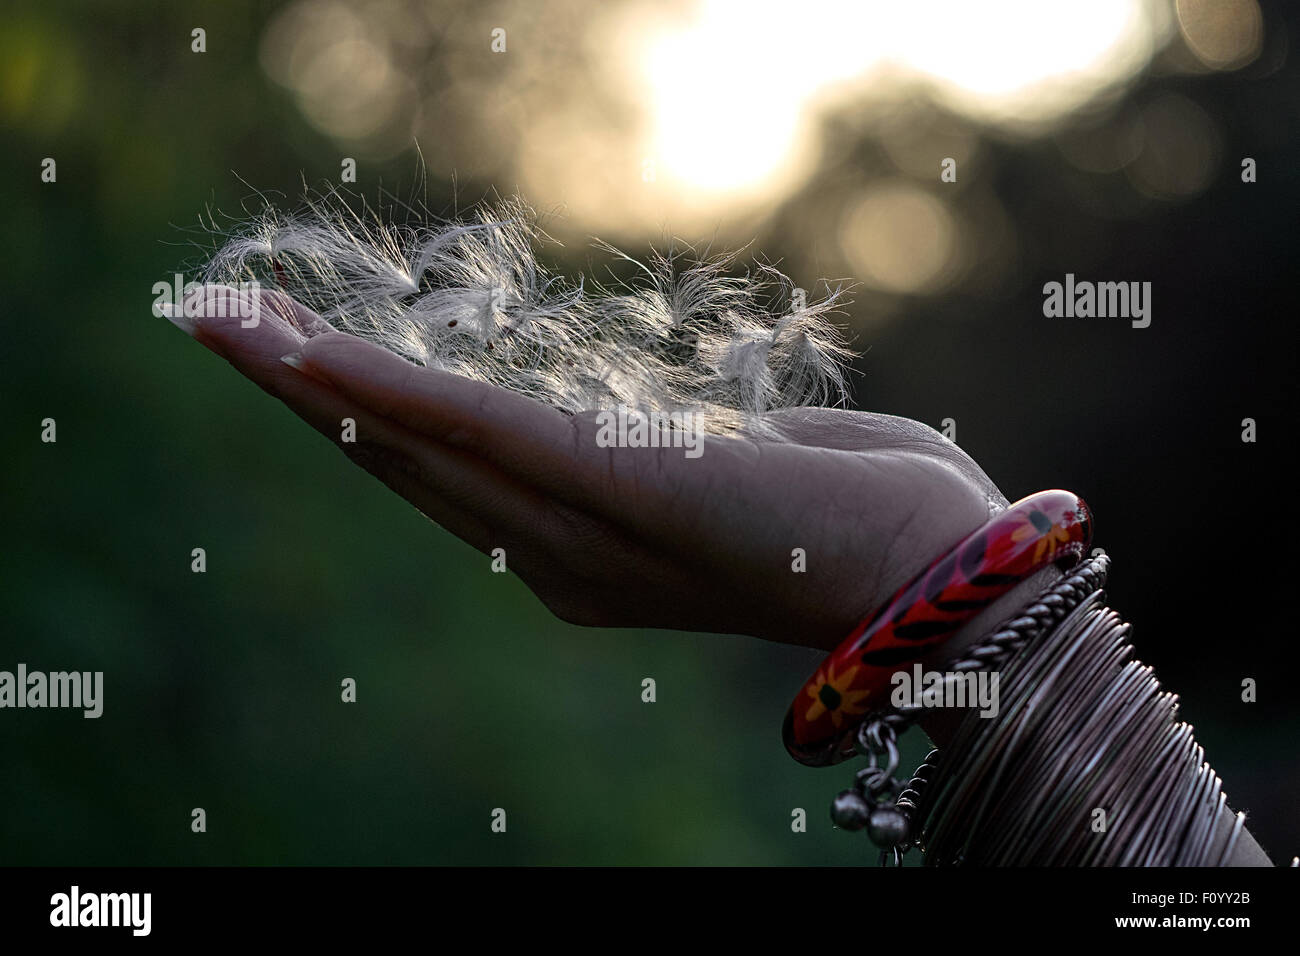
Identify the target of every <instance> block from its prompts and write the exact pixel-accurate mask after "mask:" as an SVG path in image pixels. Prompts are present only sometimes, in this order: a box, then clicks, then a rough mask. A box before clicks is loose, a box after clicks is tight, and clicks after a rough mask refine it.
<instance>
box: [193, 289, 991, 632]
mask: <svg viewBox="0 0 1300 956" xmlns="http://www.w3.org/2000/svg"><path fill="white" fill-rule="evenodd" d="M239 295H240V293H239V292H238V291H236V290H234V289H228V288H225V287H220V286H212V287H208V297H209V308H208V310H207V313H206V314H211V313H213V312H216V311H218V310H217V308H216V300H218V299H221V298H225V299H227V302H226V303H225V308H224V309H222V310H221V311H224V312H225V313H226V314H228V315H230V314H231V313H234V312H235V309H233V308H232V307H231V306H232V302H231V300H234V299H238V297H239ZM258 295H260V301H259V302H257V303H248V306H249V307H250V308H251V307H252V306H258V307H259V308H258V315H259V320H260V321H259V324H258V326H257V327H256V328H243V327H242V324H241V320H240V319H239V318H238V317H229V318H208V317H202V318H199V319H197V320H195V321H194V322H193V324H192V325H191V324H190V323H187V322H185V321H184V320H183V319H181V320H174V321H177V324H178V325H180V326H181V327H182V328H185V329H186V331H188V332H190V333H191V334H192V335H193V336H194V337H195V338H196V339H197V340H198V341H199V342H201V343H202V344H204V345H205V346H207V347H208V348H210V349H211V350H212V351H214V352H216V353H217V354H218V355H221V356H222V357H223V358H225V359H226V360H227V361H229V362H230V364H231V365H233V366H234V367H235V368H236V369H237V370H238V371H239V372H240V373H241V374H243V375H245V376H247V377H248V378H250V379H252V380H253V381H254V382H256V383H257V384H258V385H259V386H261V387H262V388H263V389H264V390H266V391H267V392H269V393H270V394H271V395H273V396H275V397H276V398H278V399H280V400H281V401H282V402H284V403H285V404H286V405H288V406H289V407H290V408H291V409H292V410H293V411H294V412H295V413H296V414H297V415H298V416H299V417H301V418H302V419H303V420H305V421H306V422H307V423H308V424H310V425H312V426H313V427H314V428H316V429H317V430H318V431H320V432H321V433H322V434H323V435H325V436H326V437H327V438H329V439H330V440H331V441H333V442H335V443H336V444H338V446H339V448H340V449H341V450H342V451H343V452H344V453H345V454H346V455H347V456H348V457H349V458H351V459H352V460H353V461H354V462H356V463H357V464H359V465H360V466H361V467H363V468H365V469H366V470H367V471H369V472H370V473H371V474H373V475H374V476H375V477H377V478H379V479H380V480H381V481H383V482H384V483H385V484H386V485H388V487H390V488H391V489H393V490H394V491H396V492H397V493H398V494H400V495H401V496H402V497H404V498H406V499H407V500H408V501H409V502H411V504H413V505H415V507H416V508H418V509H419V510H420V511H421V512H423V513H424V514H425V515H427V516H428V517H429V518H431V519H433V520H434V521H436V522H437V523H438V524H440V525H442V526H443V527H445V528H447V529H448V530H449V531H451V532H452V533H454V534H455V535H457V536H458V537H460V538H462V539H463V540H464V541H466V542H468V543H469V544H470V545H472V546H473V547H475V548H477V549H479V550H480V551H482V552H484V553H490V552H491V551H492V549H493V548H497V547H501V548H504V549H505V551H506V555H507V560H508V562H509V567H510V569H511V570H512V571H513V572H515V573H517V574H518V575H519V577H520V578H521V579H522V580H523V581H524V582H525V583H526V584H527V585H528V586H529V587H530V588H531V589H532V590H533V592H534V593H536V594H537V596H538V597H539V598H540V599H541V600H542V601H543V602H544V603H545V604H546V606H547V607H548V608H550V609H551V610H552V611H553V612H554V613H555V614H557V615H558V616H559V617H561V618H562V619H564V620H566V621H570V622H572V623H575V624H584V625H596V626H602V627H654V628H673V629H680V630H692V631H712V632H720V633H737V634H748V635H752V636H755V637H761V638H766V639H768V640H774V641H782V642H785V643H791V644H802V645H809V646H812V647H817V648H822V649H826V650H829V649H831V648H833V647H834V646H835V645H836V644H838V643H839V641H840V640H842V639H843V637H844V636H845V635H846V634H847V633H848V632H849V631H850V630H851V629H852V628H853V626H854V625H855V624H857V623H858V621H860V620H861V619H862V617H863V616H864V615H866V614H867V613H868V612H869V611H871V610H872V609H873V608H874V607H876V606H877V605H878V604H880V603H882V602H883V601H885V600H886V599H888V598H889V596H890V595H891V594H892V593H893V592H894V591H896V590H897V589H898V588H899V587H900V586H902V585H903V584H904V583H905V582H906V581H907V580H908V579H909V578H910V577H911V576H913V575H914V574H916V573H917V572H918V571H920V570H921V569H922V568H924V567H925V566H926V565H927V564H929V563H930V561H932V560H933V559H934V558H935V557H936V556H937V555H939V554H941V553H942V552H944V551H945V550H946V549H948V548H949V547H951V546H952V545H953V544H954V543H955V542H956V541H958V540H960V539H961V538H962V537H964V536H965V535H966V534H968V533H970V532H971V531H973V530H974V529H976V528H978V527H979V526H980V525H982V524H983V523H984V522H986V521H987V520H988V518H989V516H990V514H991V513H992V512H993V511H996V510H1001V509H1002V508H1003V507H1005V505H1006V499H1005V498H1004V497H1003V496H1002V494H1001V492H999V491H998V489H997V487H996V486H995V485H994V484H993V482H992V481H991V480H990V479H989V478H988V476H987V475H985V474H984V472H983V471H982V470H981V469H980V467H979V466H978V465H977V464H975V462H974V461H973V460H972V459H971V458H970V457H969V456H968V455H967V454H965V452H963V451H962V450H961V449H960V448H958V447H957V446H956V445H954V444H953V443H952V442H951V441H949V440H947V439H946V438H944V437H942V436H941V435H940V434H939V433H938V432H936V431H934V430H933V429H931V428H929V427H928V426H926V425H922V424H921V423H919V422H915V421H911V420H910V419H906V418H897V417H894V416H889V415H878V414H871V413H867V412H854V411H842V410H834V409H811V408H809V409H792V410H787V411H782V412H778V413H775V414H774V418H773V420H774V421H775V422H777V423H778V425H779V427H780V428H781V430H782V432H783V433H784V434H785V435H786V437H787V440H786V441H783V442H782V441H763V440H756V439H752V438H739V437H737V438H733V437H717V436H707V437H705V438H704V444H703V454H702V455H701V456H700V457H698V458H689V459H688V458H686V457H685V455H684V454H683V451H682V449H680V448H600V447H598V446H597V444H596V433H597V431H598V426H597V423H596V417H595V413H594V412H593V413H587V414H582V415H577V416H568V415H565V414H563V413H561V412H559V411H556V410H554V409H552V408H549V407H547V406H545V405H542V404H540V403H538V402H536V401H534V400H532V399H529V398H525V397H523V396H520V395H516V394H514V393H512V392H509V391H506V390H503V389H500V388H496V387H493V386H490V385H486V384H483V383H479V382H473V381H470V380H467V379H464V378H460V377H458V376H455V375H451V374H448V373H445V372H439V371H434V370H431V369H425V368H420V367H418V366H415V365H412V364H411V363H409V362H407V361H405V360H404V359H402V358H400V357H398V356H396V355H394V354H392V353H391V352H388V351H386V350H384V349H382V348H380V347H378V346H375V345H372V344H370V343H368V342H366V341H364V340H362V339H359V338H356V337H354V336H351V335H346V334H344V333H341V332H328V333H325V334H321V335H317V336H315V337H313V338H310V339H308V338H306V337H305V336H304V335H303V332H302V331H301V330H305V329H310V328H312V327H313V326H314V325H315V324H316V323H319V322H320V321H321V320H320V318H319V317H318V316H316V315H315V314H314V313H312V312H310V311H309V310H307V309H306V308H304V307H303V306H301V305H299V304H297V303H295V302H293V301H292V300H290V299H288V298H287V297H285V296H283V295H280V294H278V293H268V292H262V293H259V294H258ZM245 314H248V313H247V312H245ZM187 325H188V326H189V327H187ZM285 356H289V357H290V359H289V361H290V362H292V363H293V364H292V365H291V364H288V363H286V361H283V360H282V359H283V358H284V357H285ZM295 366H296V367H295ZM344 418H353V419H355V420H356V422H357V429H356V442H355V443H344V442H341V441H340V435H341V425H340V423H341V421H342V419H344ZM794 548H803V549H804V551H805V553H806V555H807V570H806V572H805V573H800V574H796V573H793V572H792V570H791V562H792V557H791V552H792V550H793V549H794ZM666 594H667V595H672V596H673V600H671V601H665V600H664V599H663V598H664V595H666Z"/></svg>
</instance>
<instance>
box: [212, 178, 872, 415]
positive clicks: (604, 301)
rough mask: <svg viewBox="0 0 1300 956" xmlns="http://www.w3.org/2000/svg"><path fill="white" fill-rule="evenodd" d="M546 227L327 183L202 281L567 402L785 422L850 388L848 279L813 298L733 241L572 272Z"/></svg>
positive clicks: (272, 215) (246, 235) (247, 227)
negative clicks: (276, 298) (394, 211)
mask: <svg viewBox="0 0 1300 956" xmlns="http://www.w3.org/2000/svg"><path fill="white" fill-rule="evenodd" d="M544 238H545V236H544V234H543V233H542V232H541V230H540V229H539V227H538V225H537V219H536V216H535V215H534V214H533V213H532V211H531V210H530V209H528V208H527V207H526V206H525V205H523V204H522V203H520V202H518V201H510V202H505V203H502V204H500V205H499V206H498V207H497V208H495V209H482V210H480V211H479V212H478V213H477V214H476V215H475V217H474V218H473V219H471V220H469V221H464V220H458V221H448V222H437V223H432V224H431V223H428V222H420V223H419V224H418V225H399V224H393V223H389V222H385V221H384V220H383V219H382V218H381V217H380V216H378V215H376V214H375V213H373V212H363V213H357V212H356V211H354V210H353V209H352V208H351V207H350V206H349V205H348V204H347V203H346V202H345V201H344V200H343V198H342V197H341V196H340V195H339V194H337V193H328V194H326V195H324V196H321V197H317V198H312V199H310V200H309V201H308V202H307V204H306V206H305V208H304V209H303V210H302V211H300V212H296V213H284V212H281V211H280V210H278V209H276V208H275V207H274V206H273V205H270V204H267V205H266V207H265V208H264V209H263V210H262V211H261V212H260V214H258V215H257V216H256V217H255V218H254V219H252V220H251V221H249V222H246V223H242V224H240V225H238V226H236V228H235V229H234V230H233V231H232V232H228V233H226V234H225V235H224V236H223V237H222V241H221V243H220V245H219V247H218V248H217V250H216V251H215V253H214V254H213V255H212V257H211V259H210V260H209V261H208V263H207V266H206V269H205V275H204V279H205V281H207V282H217V283H226V284H237V283H239V282H249V281H256V282H258V283H260V284H261V285H262V286H263V287H266V288H271V289H278V290H280V291H283V292H285V293H287V294H288V295H290V296H292V297H293V298H294V299H296V300H297V301H298V302H300V303H302V304H303V305H305V306H307V307H308V308H310V309H312V310H313V311H314V312H316V313H318V314H319V315H320V316H321V317H322V318H324V319H325V321H326V322H328V323H329V325H330V326H331V327H333V328H335V329H338V330H341V331H345V332H350V333H352V334H354V335H357V336H360V337H362V338H366V339H369V340H370V341H373V342H375V343H377V344H379V345H381V346H383V347H384V348H387V349H389V350H391V351H393V352H395V353H397V354H398V355H401V356H403V357H405V358H406V359H408V360H410V361H412V362H415V363H416V364H418V365H423V366H427V367H430V368H437V369H441V370H444V371H447V372H452V373H454V374H456V375H462V376H465V377H467V378H471V379H476V380H479V381H483V382H489V383H491V384H493V385H498V386H501V387H503V388H507V389H511V390H513V391H516V392H519V393H522V394H524V395H528V396H530V397H532V398H535V399H537V400H539V401H542V402H545V403H547V404H549V405H551V406H553V407H555V408H558V409H560V410H561V411H564V412H567V413H570V414H575V413H578V412H584V411H593V410H599V409H613V408H616V407H618V406H620V405H622V406H625V407H628V408H635V409H639V410H641V411H643V412H646V413H651V412H660V413H673V412H692V413H694V414H695V415H696V421H697V422H698V423H699V427H702V428H703V429H704V430H705V431H708V432H712V433H718V434H722V433H727V432H732V431H736V430H743V431H745V432H747V433H750V434H756V435H764V436H767V437H779V434H778V433H777V432H776V430H775V429H773V428H771V427H770V426H768V424H767V423H766V422H765V413H767V412H770V411H772V410H775V409H780V408H789V407H796V406H804V405H818V406H826V405H840V404H843V403H844V400H845V391H846V390H845V380H844V373H845V369H846V367H847V364H848V362H849V360H850V359H851V358H852V353H851V352H850V351H849V350H848V349H847V348H846V347H845V343H844V339H843V336H842V334H841V333H840V330H839V329H838V327H837V326H836V325H835V324H834V323H833V322H832V321H831V320H830V318H829V316H830V315H831V314H833V313H834V312H835V311H836V310H837V308H838V307H839V305H840V304H841V300H842V298H843V290H842V289H841V288H835V289H828V292H827V295H826V297H825V298H823V299H822V300H821V301H819V302H816V303H812V302H808V303H807V304H805V303H804V295H803V294H802V293H799V294H798V295H797V296H796V289H795V287H794V284H793V283H792V282H791V281H790V280H789V279H788V278H787V277H786V276H784V275H783V274H781V273H780V272H779V271H777V270H776V269H774V268H772V267H770V266H766V265H760V266H757V267H756V268H755V269H753V270H752V271H751V272H749V274H747V275H744V276H737V275H734V274H732V273H733V267H734V266H735V265H736V259H735V257H734V256H716V257H712V258H703V259H694V260H689V261H688V260H687V259H686V258H685V257H684V256H682V255H680V254H677V253H668V254H664V253H658V252H656V253H653V254H652V255H651V256H650V258H649V261H648V262H645V263H640V262H638V263H637V265H638V266H639V267H640V268H639V273H640V277H641V280H640V281H639V282H638V283H637V284H636V285H626V284H617V285H615V286H614V287H613V288H605V287H600V286H595V285H592V284H590V283H585V284H584V282H582V281H581V280H579V281H578V282H576V283H574V282H570V281H568V280H566V279H564V278H563V277H558V276H554V275H551V274H549V273H548V272H547V271H546V270H545V268H544V267H543V266H542V265H540V264H539V263H538V260H537V256H536V249H537V247H538V246H539V245H540V243H541V241H542V239H544ZM602 248H604V249H605V251H607V252H610V253H613V254H615V255H617V256H618V257H620V258H622V259H624V260H626V261H628V262H635V260H632V259H630V258H629V257H627V256H625V255H623V254H622V253H620V252H619V251H618V250H616V249H614V248H613V247H611V246H602ZM796 304H797V305H798V306H801V307H795V305H796Z"/></svg>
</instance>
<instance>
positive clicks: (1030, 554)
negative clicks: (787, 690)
mask: <svg viewBox="0 0 1300 956" xmlns="http://www.w3.org/2000/svg"><path fill="white" fill-rule="evenodd" d="M1091 541H1092V514H1091V512H1090V511H1089V510H1088V506H1087V505H1086V504H1085V503H1084V501H1083V499H1082V498H1080V497H1079V496H1078V495H1075V494H1072V493H1071V492H1068V491H1040V492H1039V493H1038V494H1036V495H1031V496H1029V497H1028V498H1022V499H1021V500H1020V501H1017V502H1016V503H1015V504H1013V505H1012V506H1011V507H1010V508H1008V509H1007V510H1006V511H1004V512H1003V513H1002V514H1000V515H998V516H997V517H996V518H994V519H993V520H991V521H990V522H989V523H988V524H986V525H984V527H982V528H980V529H979V530H978V531H975V532H974V533H973V534H971V535H969V536H968V537H966V538H965V539H964V540H963V541H961V543H960V544H958V545H957V546H956V547H954V548H953V549H952V550H951V551H949V552H948V553H947V554H945V555H943V556H942V557H940V558H939V559H938V560H937V561H935V562H934V563H933V564H931V565H930V566H929V567H928V568H926V569H925V570H924V571H922V572H921V573H920V574H918V575H917V576H916V577H915V578H913V579H912V580H911V581H909V582H908V583H907V584H905V585H904V586H903V587H902V588H901V589H899V591H898V593H896V594H895V595H894V596H893V598H892V599H891V600H890V601H889V602H888V603H887V604H885V605H884V607H882V608H880V609H879V610H878V611H876V612H875V613H874V614H872V615H870V616H868V617H867V618H866V619H865V620H863V622H862V623H861V624H859V625H858V626H857V627H856V628H854V630H853V633H851V634H850V635H849V636H848V637H846V638H845V639H844V641H843V643H841V644H840V646H839V647H837V648H836V649H835V651H834V652H833V653H832V654H831V655H830V656H829V657H828V658H826V660H825V661H824V662H823V663H822V666H821V667H819V668H818V669H817V673H816V674H814V675H813V676H812V677H811V678H809V680H808V681H807V682H806V683H805V684H804V686H803V689H802V690H801V691H800V692H799V695H798V696H797V697H796V698H795V699H794V703H792V704H791V705H790V710H789V712H788V713H787V714H786V716H785V726H784V728H783V731H782V733H783V736H784V738H785V747H786V749H787V750H788V751H790V755H791V756H792V757H794V758H795V760H798V761H799V762H800V763H804V764H808V765H810V766H825V765H827V764H832V763H838V762H839V761H841V760H843V759H844V758H846V757H848V756H850V755H852V753H853V731H854V730H855V729H856V728H857V726H858V724H860V723H862V721H863V719H864V718H865V717H866V715H867V714H868V713H870V712H872V711H877V710H883V709H884V708H885V707H886V706H887V705H888V697H887V696H886V695H885V694H884V691H886V690H887V689H888V687H889V685H890V677H891V676H892V675H893V674H894V673H895V672H896V671H899V670H903V669H905V668H908V667H911V666H912V664H913V663H915V662H916V661H919V660H921V658H923V657H924V656H925V655H926V654H927V653H928V652H929V651H931V650H933V649H934V648H935V647H938V646H939V645H941V644H943V643H944V642H945V641H947V640H949V639H950V638H951V637H952V636H953V635H954V634H956V633H957V631H958V630H959V629H960V628H961V627H962V625H964V624H966V623H967V622H968V621H970V620H971V619H972V618H974V617H975V616H976V615H977V614H979V613H980V612H981V611H983V610H984V609H985V608H986V607H988V606H989V605H990V604H992V603H993V602H994V601H996V600H997V599H998V598H1000V597H1001V596H1002V595H1004V594H1006V593H1007V592H1008V591H1010V590H1011V589H1012V588H1013V587H1015V586H1016V585H1017V584H1019V583H1020V582H1021V581H1023V580H1024V579H1025V578H1027V577H1029V576H1030V575H1032V574H1034V573H1035V572H1037V571H1040V570H1042V569H1043V568H1045V567H1047V566H1048V565H1049V564H1052V563H1057V564H1059V565H1061V567H1062V568H1065V567H1069V566H1071V565H1073V564H1075V563H1076V562H1077V561H1078V560H1079V559H1080V558H1081V557H1082V556H1083V555H1084V554H1085V552H1086V551H1087V550H1088V545H1089V544H1090V543H1091Z"/></svg>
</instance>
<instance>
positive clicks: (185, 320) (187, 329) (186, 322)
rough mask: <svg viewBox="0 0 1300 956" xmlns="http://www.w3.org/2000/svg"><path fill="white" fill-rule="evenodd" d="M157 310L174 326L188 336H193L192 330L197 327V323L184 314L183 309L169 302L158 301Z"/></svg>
mask: <svg viewBox="0 0 1300 956" xmlns="http://www.w3.org/2000/svg"><path fill="white" fill-rule="evenodd" d="M158 311H159V312H160V313H162V315H163V317H164V318H165V319H167V321H168V322H170V323H171V324H172V325H174V326H176V328H178V329H180V330H181V331H182V332H184V333H185V334H186V335H188V336H189V337H190V338H193V337H194V332H195V330H196V329H197V328H198V327H199V323H198V322H196V321H195V320H194V319H192V318H190V317H189V316H188V315H186V314H185V310H184V309H178V308H176V306H174V305H172V303H170V302H160V303H158Z"/></svg>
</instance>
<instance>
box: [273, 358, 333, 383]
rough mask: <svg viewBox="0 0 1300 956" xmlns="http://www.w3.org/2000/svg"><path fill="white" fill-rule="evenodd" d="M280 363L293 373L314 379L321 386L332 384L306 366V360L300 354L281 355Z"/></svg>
mask: <svg viewBox="0 0 1300 956" xmlns="http://www.w3.org/2000/svg"><path fill="white" fill-rule="evenodd" d="M280 361H281V362H283V363H284V364H285V365H287V366H289V368H291V369H293V370H294V371H297V372H302V374H303V375H306V376H308V377H309V378H314V379H315V380H316V381H318V382H320V383H321V384H323V385H331V384H333V383H332V382H330V380H329V379H327V378H325V377H324V376H323V375H321V374H320V373H318V372H317V371H316V370H315V369H313V368H312V367H311V366H310V365H308V364H307V360H306V359H305V358H303V354H302V353H301V352H290V353H289V354H288V355H281V356H280Z"/></svg>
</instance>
